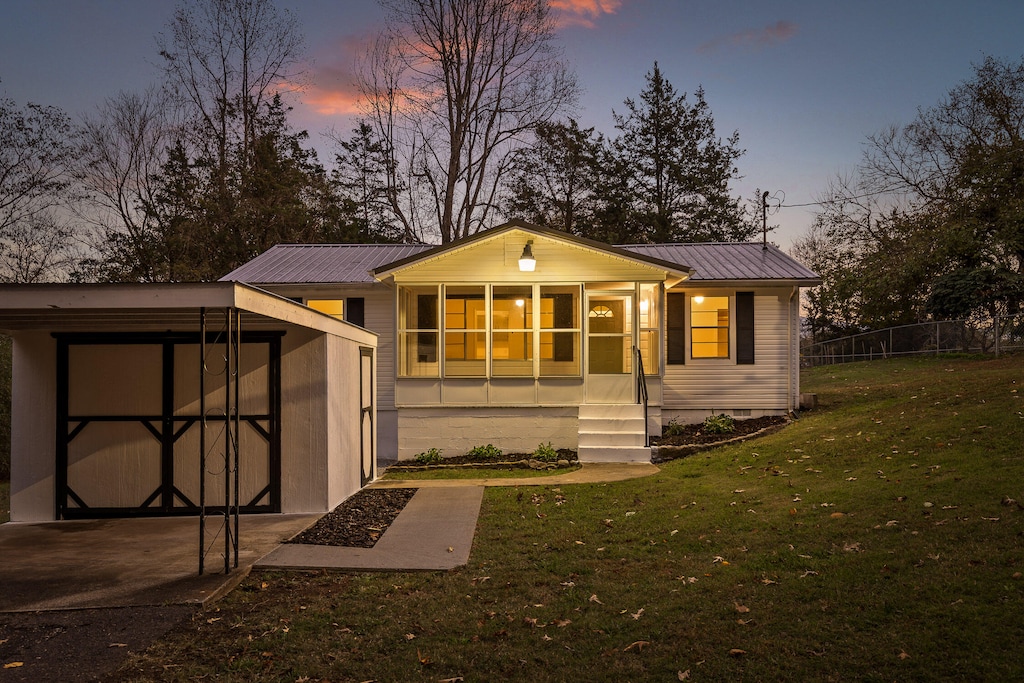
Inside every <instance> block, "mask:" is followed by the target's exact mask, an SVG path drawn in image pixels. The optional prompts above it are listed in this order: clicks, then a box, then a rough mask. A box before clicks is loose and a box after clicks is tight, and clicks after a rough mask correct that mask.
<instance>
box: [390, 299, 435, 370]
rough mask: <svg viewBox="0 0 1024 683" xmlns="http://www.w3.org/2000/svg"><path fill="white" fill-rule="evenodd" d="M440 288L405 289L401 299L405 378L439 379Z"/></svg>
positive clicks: (400, 332)
mask: <svg viewBox="0 0 1024 683" xmlns="http://www.w3.org/2000/svg"><path fill="white" fill-rule="evenodd" d="M437 323H438V316H437V287H402V288H400V290H399V298H398V339H399V368H398V372H399V374H400V375H401V376H402V377H437V375H438V372H439V370H440V364H439V363H438V358H437V335H438V325H437Z"/></svg>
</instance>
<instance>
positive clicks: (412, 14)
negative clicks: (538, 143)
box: [360, 0, 578, 243]
mask: <svg viewBox="0 0 1024 683" xmlns="http://www.w3.org/2000/svg"><path fill="white" fill-rule="evenodd" d="M380 2H381V5H382V6H383V7H384V9H385V11H386V13H387V20H388V27H387V29H386V30H385V31H384V33H382V34H381V36H380V38H379V39H378V41H377V43H376V45H375V47H374V49H373V50H372V51H371V53H370V55H369V57H368V59H367V62H366V64H365V65H364V68H363V75H362V80H361V83H360V89H361V93H362V95H363V97H364V100H365V104H366V107H367V111H366V116H367V119H368V120H369V121H370V123H371V125H373V127H374V132H375V134H376V135H377V136H378V137H379V138H380V139H381V140H383V143H384V149H385V158H386V159H387V173H386V178H387V185H388V199H389V205H390V208H391V210H392V213H393V214H394V218H395V219H396V220H397V221H398V222H399V223H401V225H402V226H403V229H404V231H405V233H406V236H407V239H414V238H418V239H423V238H425V237H428V235H427V234H426V233H427V232H432V231H433V230H436V231H437V233H438V234H437V236H438V237H439V238H440V240H441V242H442V243H448V242H451V241H452V240H455V239H458V238H460V237H464V236H467V235H472V234H474V233H475V232H477V231H479V230H480V229H481V228H482V227H483V226H484V225H485V224H486V221H487V218H488V215H489V213H490V211H491V210H492V209H493V207H494V202H495V198H496V195H497V192H498V189H499V184H500V182H501V180H502V176H503V175H504V173H505V171H506V170H507V168H508V163H509V159H510V156H511V153H512V152H513V151H514V150H515V148H516V147H517V146H518V145H519V143H520V138H521V137H522V136H523V135H525V134H526V133H527V132H529V131H531V130H532V129H533V128H535V127H536V126H537V125H538V124H540V123H544V122H547V121H550V120H552V119H553V118H555V116H556V115H557V114H559V113H560V112H562V111H564V110H565V109H566V108H567V107H570V106H571V105H572V104H574V102H575V100H576V97H577V94H578V90H577V86H576V82H575V78H574V76H573V75H572V74H571V73H570V72H569V70H568V69H567V68H566V66H565V65H564V64H563V63H562V62H561V61H560V53H559V51H558V50H557V49H556V47H555V45H554V32H555V26H554V23H553V19H552V16H551V13H550V7H549V4H548V2H547V0H380ZM430 236H432V235H430Z"/></svg>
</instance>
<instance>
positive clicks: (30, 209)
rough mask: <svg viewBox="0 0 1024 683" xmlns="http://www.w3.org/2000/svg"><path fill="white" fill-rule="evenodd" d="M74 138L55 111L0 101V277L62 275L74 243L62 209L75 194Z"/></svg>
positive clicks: (23, 278)
mask: <svg viewBox="0 0 1024 683" xmlns="http://www.w3.org/2000/svg"><path fill="white" fill-rule="evenodd" d="M77 135H78V133H77V131H76V129H75V127H74V126H73V125H72V123H71V120H70V119H69V118H68V117H67V116H66V115H65V114H64V113H63V112H62V111H60V110H59V109H57V108H55V107H44V106H40V105H36V104H29V105H27V106H26V107H25V108H24V109H22V108H19V107H18V106H16V105H15V103H14V102H13V101H11V100H9V99H0V279H2V280H5V281H10V282H41V281H46V280H53V279H63V278H65V277H66V276H67V274H68V273H67V270H68V267H69V264H70V260H71V253H72V252H71V250H72V249H73V246H74V245H73V241H72V240H71V236H72V235H71V228H70V226H69V225H68V223H67V214H66V208H67V206H68V205H69V204H70V203H71V202H73V201H74V200H75V199H76V198H77V196H78V195H77V192H76V189H75V185H74V178H73V175H72V173H71V167H72V163H73V160H74V157H75V154H76V144H77ZM62 212H64V213H62ZM55 236H59V239H57V238H55Z"/></svg>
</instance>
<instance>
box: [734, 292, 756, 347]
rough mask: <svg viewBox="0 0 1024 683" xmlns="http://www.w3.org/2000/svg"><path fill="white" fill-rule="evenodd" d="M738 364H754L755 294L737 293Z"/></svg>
mask: <svg viewBox="0 0 1024 683" xmlns="http://www.w3.org/2000/svg"><path fill="white" fill-rule="evenodd" d="M736 364H737V365H753V364H754V293H753V292H736Z"/></svg>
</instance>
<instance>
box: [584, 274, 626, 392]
mask: <svg viewBox="0 0 1024 683" xmlns="http://www.w3.org/2000/svg"><path fill="white" fill-rule="evenodd" d="M586 335H587V357H586V374H585V384H586V399H587V403H632V402H633V363H632V350H633V293H632V292H587V306H586Z"/></svg>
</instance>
